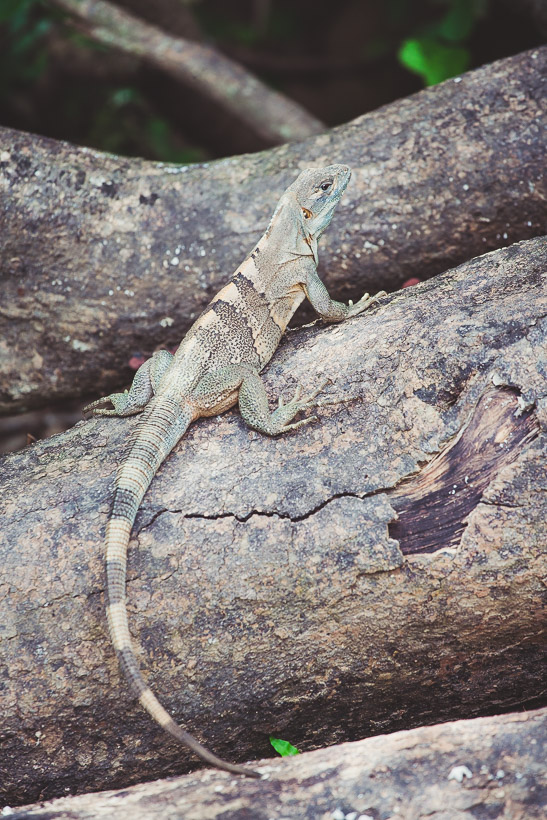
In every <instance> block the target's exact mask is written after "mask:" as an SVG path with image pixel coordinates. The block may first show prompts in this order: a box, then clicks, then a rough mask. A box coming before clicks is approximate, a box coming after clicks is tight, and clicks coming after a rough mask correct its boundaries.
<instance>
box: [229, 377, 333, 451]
mask: <svg viewBox="0 0 547 820" xmlns="http://www.w3.org/2000/svg"><path fill="white" fill-rule="evenodd" d="M326 384H327V382H326V381H325V382H323V383H322V384H321V385H320V386H319V387H318V388H317V389H316V390H314V391H313V392H312V393H310V394H309V395H306V396H303V395H302V389H301V388H300V386H298V387H297V388H296V392H295V394H294V396H293V398H292V399H291V400H290V401H288V402H287V404H283V401H282V399H281V398H279V400H278V407H277V410H274V411H273V413H272V412H270V408H269V406H268V397H267V395H266V390H265V389H264V384H263V382H262V379H261V378H260V376H259V374H258V373H252V374H249V375H248V376H246V377H245V378H244V380H243V381H242V383H241V387H240V388H239V410H240V412H241V415H242V416H243V420H244V421H245V422H246V423H247V424H248V425H249V427H252V428H253V429H254V430H258V432H259V433H265V435H267V436H278V435H280V434H281V433H286V432H288V431H289V430H296V429H297V428H298V427H303V426H304V425H305V424H310V423H311V422H314V421H317V416H309V417H308V418H305V419H301V420H300V421H294V422H293V419H294V417H295V416H296V415H297V413H299V412H300V411H301V410H307V409H308V408H310V407H314V406H315V405H316V404H317V402H316V401H315V399H316V397H317V395H318V393H320V392H321V390H323V388H324V387H325V385H326Z"/></svg>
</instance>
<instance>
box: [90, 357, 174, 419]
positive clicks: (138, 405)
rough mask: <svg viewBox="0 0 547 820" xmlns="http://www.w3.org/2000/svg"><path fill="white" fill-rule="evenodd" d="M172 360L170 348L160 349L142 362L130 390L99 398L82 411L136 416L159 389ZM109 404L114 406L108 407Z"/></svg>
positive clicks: (93, 414) (105, 414) (107, 414)
mask: <svg viewBox="0 0 547 820" xmlns="http://www.w3.org/2000/svg"><path fill="white" fill-rule="evenodd" d="M172 361H173V355H172V354H171V353H169V351H168V350H158V351H157V352H156V353H154V355H153V356H152V358H151V359H147V360H146V361H145V362H144V363H143V364H141V366H140V367H139V369H138V370H137V372H136V373H135V377H134V378H133V382H132V384H131V387H130V388H129V390H125V391H124V392H123V393H111V395H110V396H104V397H103V398H102V399H97V401H93V402H91V404H88V405H87V406H86V407H84V409H83V411H82V412H83V413H84V414H87V413H90V414H91V415H92V416H134V415H136V414H137V413H141V412H142V411H143V410H144V408H145V407H146V405H147V404H148V402H149V401H150V399H151V398H152V396H153V395H154V393H155V392H156V391H157V389H158V386H159V383H160V381H161V379H162V377H163V376H164V374H165V372H166V371H167V370H168V368H169V367H170V365H171V363H172ZM108 404H110V405H112V406H111V407H108ZM105 405H107V406H105Z"/></svg>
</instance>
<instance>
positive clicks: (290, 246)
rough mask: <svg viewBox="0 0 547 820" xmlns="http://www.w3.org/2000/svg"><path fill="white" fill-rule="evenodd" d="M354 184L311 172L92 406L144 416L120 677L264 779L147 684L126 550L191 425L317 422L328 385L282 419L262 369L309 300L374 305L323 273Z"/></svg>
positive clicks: (321, 307) (327, 171)
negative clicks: (183, 320)
mask: <svg viewBox="0 0 547 820" xmlns="http://www.w3.org/2000/svg"><path fill="white" fill-rule="evenodd" d="M349 178H350V170H349V168H348V167H347V166H345V165H329V166H328V167H326V168H310V169H308V170H307V171H303V172H302V173H301V174H300V175H299V176H298V178H297V179H296V180H295V182H293V184H292V185H291V186H290V187H289V188H288V189H287V190H286V191H285V193H284V194H283V196H282V197H281V199H280V200H279V203H278V205H277V207H276V210H275V212H274V216H273V217H272V220H271V222H270V224H269V225H268V227H267V230H266V232H265V234H264V235H263V237H262V239H261V240H260V241H259V242H258V245H257V246H256V247H255V248H254V250H253V251H252V253H251V254H250V256H249V257H247V259H246V260H245V261H244V262H243V263H242V264H241V265H240V266H239V268H238V270H237V272H236V273H235V274H234V276H233V278H232V280H231V281H230V282H229V283H228V284H227V285H226V286H225V287H224V288H222V290H221V291H220V292H219V293H218V294H217V296H216V297H215V298H214V299H213V300H212V301H211V303H210V304H209V306H208V307H207V308H206V309H205V310H204V312H203V313H202V314H201V316H199V318H198V319H197V320H196V322H195V323H194V325H193V326H192V327H191V328H190V330H189V331H188V333H187V334H186V336H185V338H184V339H183V340H182V342H181V344H180V346H179V349H178V350H177V353H176V354H175V356H174V357H173V356H171V354H170V353H168V352H167V351H159V352H158V353H155V354H154V356H153V357H152V358H151V359H149V360H148V361H147V362H145V363H144V364H143V365H142V366H141V367H140V368H139V370H138V371H137V373H136V374H135V378H134V379H133V384H132V385H131V388H130V389H129V391H126V392H124V393H113V394H112V395H111V396H108V397H106V398H103V399H99V400H98V401H96V402H93V403H92V404H90V405H89V406H88V407H86V408H85V411H84V412H88V411H89V412H90V413H92V414H93V415H95V416H128V415H133V414H135V413H139V412H142V411H144V412H143V415H142V417H141V418H142V422H141V423H139V424H138V426H137V429H136V430H135V432H134V433H133V434H132V436H131V440H130V445H129V448H128V451H127V456H126V457H125V459H124V461H123V462H122V465H121V468H120V470H119V471H118V475H117V478H116V490H115V494H114V502H113V508H112V514H111V517H110V520H109V522H108V525H107V535H106V567H107V599H108V605H107V618H108V628H109V631H110V636H111V639H112V644H113V646H114V648H115V650H116V652H117V655H118V658H119V662H120V668H121V670H122V673H123V675H124V676H125V678H126V680H127V681H128V683H129V686H130V688H131V691H132V693H133V694H134V695H135V696H136V697H138V699H139V702H140V703H141V705H142V706H143V707H144V708H145V709H146V710H147V711H148V712H149V713H150V715H151V716H152V717H153V718H154V720H156V721H157V723H158V724H159V725H160V726H162V727H163V728H164V729H165V730H166V731H167V732H169V733H170V734H172V735H173V736H174V737H175V738H177V740H179V741H180V742H181V743H183V744H184V745H185V746H187V747H188V748H189V749H191V750H192V751H193V752H194V753H195V754H196V755H197V756H198V757H200V758H201V759H202V760H203V761H205V762H206V763H209V764H210V765H212V766H217V767H219V768H221V769H225V770H226V771H229V772H234V773H237V774H244V775H248V776H251V777H258V774H257V773H256V772H254V771H252V770H251V769H248V768H245V767H243V766H235V765H233V764H231V763H227V762H226V761H225V760H220V759H219V758H218V757H216V756H215V755H214V754H212V753H211V752H210V751H209V750H208V749H206V748H205V747H204V746H202V745H201V744H200V743H198V741H197V740H196V739H195V738H194V737H192V735H190V734H188V732H186V731H185V730H184V729H182V727H180V726H178V725H177V724H176V723H175V722H174V721H173V719H172V718H171V716H170V715H169V714H168V712H166V710H165V709H164V708H163V706H162V705H161V703H160V702H159V701H158V699H157V698H156V696H155V695H154V694H153V693H152V692H151V690H150V688H149V687H148V686H147V684H146V682H145V680H144V678H143V676H142V673H141V671H140V669H139V665H138V662H137V659H136V657H135V654H134V652H133V649H132V647H131V636H130V633H129V626H128V622H127V609H126V605H125V577H126V564H127V547H128V544H129V538H130V535H131V528H132V526H133V523H134V521H135V516H136V513H137V509H138V506H139V504H140V502H141V499H142V497H143V495H144V493H145V492H146V490H147V488H148V486H149V485H150V482H151V481H152V478H153V477H154V475H155V474H156V472H157V470H158V468H159V467H160V465H161V463H162V462H163V460H164V459H165V458H166V456H167V455H168V454H169V453H170V452H171V450H172V449H173V447H174V446H175V445H176V444H177V442H178V441H179V439H180V438H181V437H182V436H183V435H184V433H185V431H186V429H187V428H188V425H189V424H190V423H191V422H192V421H193V420H195V419H197V418H199V417H202V416H209V415H215V414H217V413H221V412H223V411H224V410H227V409H228V408H229V407H232V406H233V405H234V404H236V402H239V408H240V411H241V415H242V417H243V419H244V420H245V422H246V423H247V424H249V425H250V426H251V427H253V428H254V429H255V430H258V431H259V432H261V433H264V434H265V435H269V436H277V435H280V434H281V433H285V432H287V431H289V430H295V429H297V428H299V427H302V426H304V425H306V424H309V423H311V422H313V421H315V417H314V416H311V417H308V418H303V419H300V421H294V418H295V416H296V415H297V414H298V413H299V412H300V411H302V410H306V409H308V408H311V407H313V406H314V405H315V403H316V402H315V399H316V396H317V394H318V393H319V391H320V390H321V389H322V387H321V386H320V387H318V388H317V389H316V390H315V391H312V392H311V393H310V394H308V395H305V396H303V395H301V391H300V390H299V389H297V391H296V394H295V396H294V397H293V399H292V400H291V401H289V402H288V403H287V404H281V403H280V405H279V407H278V408H277V409H276V410H274V411H273V412H272V411H270V408H269V405H268V398H267V394H266V390H265V388H264V384H263V382H262V379H261V377H260V371H261V370H262V368H263V367H264V366H265V365H266V364H267V363H268V362H269V361H270V359H271V358H272V356H273V355H274V353H275V351H276V349H277V346H278V344H279V341H280V339H281V336H282V334H283V332H284V330H285V328H286V327H287V324H288V322H289V321H290V319H291V317H292V316H293V314H294V311H295V310H296V309H297V307H298V305H299V304H300V303H301V301H302V300H303V299H304V298H305V296H306V295H307V296H308V298H309V300H310V302H311V304H312V305H313V307H314V308H315V310H316V311H317V312H318V314H319V315H320V316H322V318H323V319H325V320H326V321H330V322H339V321H342V320H343V319H347V318H350V317H351V316H356V315H357V314H359V313H361V312H362V311H363V310H365V308H367V307H368V305H369V304H370V303H371V302H372V301H373V299H371V298H369V296H368V294H365V296H363V298H362V299H360V300H359V302H357V303H356V304H355V305H352V304H350V305H345V304H343V303H342V302H336V301H334V300H333V299H331V298H330V296H329V294H328V292H327V290H326V288H325V286H324V285H323V283H322V282H321V280H320V279H319V277H318V275H317V240H318V239H319V237H320V236H321V234H322V233H323V231H324V230H325V229H326V228H327V226H328V225H329V223H330V221H331V219H332V215H333V213H334V210H335V208H336V206H337V204H338V200H339V199H340V197H341V196H342V194H343V192H344V191H345V189H346V186H347V184H348V182H349ZM380 295H382V294H377V296H380ZM373 298H377V297H373ZM310 380H311V379H310ZM109 405H110V406H109Z"/></svg>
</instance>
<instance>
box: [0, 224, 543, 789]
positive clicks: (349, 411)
mask: <svg viewBox="0 0 547 820" xmlns="http://www.w3.org/2000/svg"><path fill="white" fill-rule="evenodd" d="M546 270H547V240H546V239H534V240H529V241H527V242H523V243H520V244H518V245H515V246H512V247H510V248H507V249H502V250H499V251H496V252H492V253H490V254H487V255H485V256H483V257H480V258H478V259H476V260H474V261H472V262H470V263H467V264H465V265H463V266H461V267H460V268H458V269H456V270H455V271H453V272H450V273H448V274H444V275H441V276H439V277H437V278H435V279H432V280H430V281H429V282H427V283H424V284H422V285H419V286H418V287H416V288H409V289H406V290H404V291H402V292H400V293H398V294H396V295H394V296H391V297H386V298H384V299H383V300H382V302H381V304H380V305H379V306H375V307H373V308H372V309H370V310H369V311H368V312H367V313H366V314H364V315H362V316H360V317H357V318H356V319H354V320H351V321H349V322H346V323H344V324H342V325H339V326H330V327H324V328H321V327H320V326H319V325H316V326H314V327H308V328H304V329H301V330H298V331H293V332H292V333H290V334H289V336H288V338H287V339H286V341H285V342H284V344H283V345H282V347H281V348H280V350H279V352H278V355H277V356H276V358H275V359H274V361H273V363H272V365H271V366H270V367H269V369H268V371H267V374H266V381H267V384H268V388H269V390H270V393H271V397H272V400H273V398H274V397H275V396H276V395H278V394H279V393H283V394H284V396H285V397H287V396H289V395H290V394H291V393H292V392H293V390H294V387H295V385H296V383H301V384H302V385H303V386H304V388H305V389H311V388H313V386H315V385H317V383H318V382H320V381H322V380H324V379H325V378H329V379H330V380H331V383H330V385H329V387H328V388H327V389H326V390H325V401H326V402H328V403H326V404H325V406H324V407H322V408H319V413H320V421H319V422H318V423H316V424H314V425H310V426H309V427H306V428H305V429H304V430H300V431H298V432H297V433H295V434H293V435H287V436H283V437H281V438H279V439H276V440H272V439H267V438H265V437H263V436H261V435H259V434H258V433H255V432H253V431H250V430H249V429H247V428H246V427H245V425H244V423H243V422H242V420H241V418H240V416H239V415H238V414H237V412H235V411H233V412H230V413H228V414H226V415H224V416H223V417H220V418H218V419H215V420H202V421H200V422H198V423H196V424H195V425H193V427H192V428H191V429H190V431H189V433H188V434H187V436H186V437H185V438H184V439H183V441H182V442H181V443H180V444H179V446H178V447H177V449H176V451H175V452H174V453H172V455H171V456H170V457H169V459H168V460H167V462H166V463H165V465H164V466H163V467H162V469H161V470H160V473H159V475H158V477H157V478H156V479H155V480H154V482H153V484H152V487H151V489H150V491H149V492H148V494H147V496H146V497H145V500H144V504H143V508H142V510H141V513H140V514H139V517H138V519H137V523H136V535H135V537H134V538H133V540H132V543H131V550H130V564H129V583H128V602H129V603H128V605H129V609H130V621H131V624H132V629H133V630H134V635H135V637H136V640H137V643H138V645H139V646H141V647H142V652H141V655H140V656H141V662H142V665H143V668H144V669H145V672H146V674H147V676H148V677H149V680H150V682H151V684H152V686H153V687H154V689H155V690H156V692H157V693H158V695H159V696H160V697H161V698H162V699H163V701H164V703H165V704H166V706H167V707H168V708H169V709H170V710H172V712H173V714H174V715H176V717H177V718H178V719H180V720H181V721H183V722H184V724H185V725H186V726H187V727H188V728H189V729H190V731H192V732H194V733H196V734H198V735H199V736H200V737H202V738H203V740H204V741H205V742H206V743H207V745H208V746H210V747H212V748H213V749H215V751H216V752H218V753H220V754H222V755H223V756H225V757H229V758H230V759H232V760H234V761H235V760H243V759H248V758H249V757H259V756H264V755H267V754H268V748H269V745H268V734H269V733H270V732H271V733H274V734H276V735H278V736H279V735H280V736H282V737H284V736H285V737H288V738H290V739H291V740H292V741H293V742H295V743H296V744H297V745H300V746H301V747H302V748H304V749H310V748H314V747H317V746H320V745H324V744H325V743H334V742H337V741H340V740H352V739H358V738H362V737H365V736H367V735H370V734H375V733H378V732H384V731H391V730H396V729H402V728H409V727H412V726H415V725H418V724H423V723H431V722H436V721H440V720H448V719H453V718H456V717H465V716H468V717H470V716H475V715H479V714H485V713H492V711H503V710H508V709H510V708H511V707H516V706H518V705H524V704H529V705H530V704H534V703H536V704H537V703H538V699H540V698H541V697H542V695H544V691H545V669H546V665H545V658H544V651H545V643H544V640H543V639H542V637H541V611H542V610H541V606H542V601H543V600H544V594H545V587H544V585H543V584H542V582H541V576H542V574H543V572H544V567H545V560H544V550H545V520H546V517H547V507H546V504H547V494H546V493H545V492H542V490H544V489H545V485H546V482H547V477H546V474H545V435H544V432H540V428H541V430H544V429H545V424H546V419H547V414H546V410H547V381H546V379H545V350H546V345H547V322H546V319H545V316H546V315H547V287H546V273H545V271H546ZM134 423H135V422H134V420H132V419H94V420H90V421H87V422H82V423H80V424H79V425H77V426H76V427H75V428H74V429H72V430H70V431H68V432H67V433H65V434H62V435H60V436H56V437H54V438H52V439H49V440H47V441H43V442H39V443H37V444H36V445H34V446H32V447H29V448H27V449H26V450H24V451H22V452H20V453H17V454H14V455H11V456H8V457H4V459H3V460H2V475H3V477H4V480H3V484H2V487H1V492H0V499H1V500H0V504H1V508H0V514H1V516H2V518H1V520H2V522H3V526H2V530H1V532H0V567H1V570H0V572H2V574H3V576H4V580H3V581H0V590H2V596H1V597H0V644H1V648H2V654H1V658H2V662H1V663H2V667H1V669H0V686H1V687H2V689H1V691H2V697H1V700H0V710H1V713H0V741H1V744H0V747H1V749H2V751H1V752H0V783H1V784H2V787H3V792H4V799H5V800H6V802H8V803H12V804H13V803H16V802H19V803H21V802H23V801H31V800H37V799H39V798H42V797H51V796H55V795H61V794H63V793H64V790H65V789H76V790H78V791H82V790H89V789H96V788H107V787H109V788H113V787H119V786H122V785H127V784H129V783H134V782H136V781H138V780H140V779H143V778H152V777H157V776H160V775H166V774H175V773H180V772H182V771H185V770H188V769H189V768H190V767H191V766H193V765H195V761H194V760H192V759H191V758H190V757H189V755H188V754H187V753H186V752H185V750H184V749H181V748H180V746H178V745H177V744H175V743H174V742H171V741H170V740H169V739H168V738H166V736H164V734H163V732H162V731H161V730H160V729H159V728H158V727H156V726H155V725H154V724H153V723H152V722H151V721H150V719H149V718H148V716H147V715H146V714H144V712H142V710H141V709H140V708H139V707H138V706H136V705H134V704H133V703H132V702H131V701H130V700H129V698H128V694H127V689H126V686H125V684H124V682H123V680H122V679H120V674H119V671H118V667H117V663H116V661H115V658H114V656H113V652H112V649H111V647H110V645H109V641H108V638H107V634H106V629H105V619H104V612H103V607H104V601H103V589H104V582H103V546H102V544H103V536H104V526H105V521H106V517H107V514H108V510H109V506H110V500H111V496H112V481H113V477H114V474H115V470H116V466H117V464H118V463H119V461H120V459H121V457H122V453H123V445H124V441H125V439H126V438H127V436H128V434H129V432H130V430H131V429H133V426H134ZM395 510H398V514H399V519H398V521H395V518H396V513H395ZM424 511H425V513H427V514H426V515H425V516H424ZM388 526H391V527H392V535H396V537H397V538H398V539H399V540H398V541H396V540H394V538H393V537H390V535H389V532H388ZM443 547H445V548H447V549H445V550H444V551H440V552H439V549H441V548H443Z"/></svg>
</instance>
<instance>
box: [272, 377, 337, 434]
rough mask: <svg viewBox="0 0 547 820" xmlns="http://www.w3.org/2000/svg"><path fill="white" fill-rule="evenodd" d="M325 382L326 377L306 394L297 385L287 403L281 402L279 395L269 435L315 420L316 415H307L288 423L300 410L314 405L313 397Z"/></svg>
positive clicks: (293, 428)
mask: <svg viewBox="0 0 547 820" xmlns="http://www.w3.org/2000/svg"><path fill="white" fill-rule="evenodd" d="M327 384H328V379H327V380H326V381H324V382H323V383H322V384H321V385H320V386H319V387H318V388H317V389H316V390H314V391H313V393H309V394H308V395H306V396H303V395H302V388H301V387H300V385H298V387H297V388H296V391H295V394H294V396H293V397H292V399H291V400H290V401H289V402H287V404H284V403H283V399H282V397H281V396H280V397H279V399H278V401H277V405H278V406H277V410H274V412H273V413H272V416H271V429H272V432H271V433H270V435H274V436H277V435H279V434H280V433H286V432H287V431H288V430H296V429H298V427H303V426H304V425H305V424H311V423H312V422H313V421H317V416H309V417H308V418H307V419H301V420H300V421H295V422H293V423H292V424H290V423H289V422H292V420H293V418H294V417H295V416H296V415H297V413H299V412H300V411H301V410H307V409H308V408H309V407H315V406H316V404H317V402H316V401H315V399H316V397H317V396H318V394H319V393H320V392H321V390H323V388H324V387H325V386H326V385H327Z"/></svg>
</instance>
